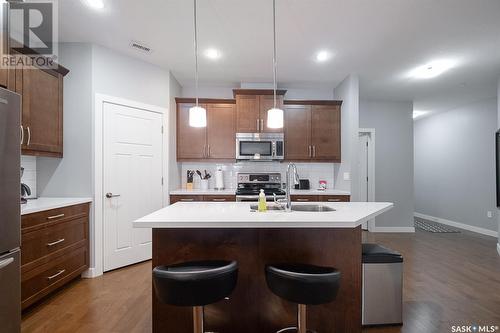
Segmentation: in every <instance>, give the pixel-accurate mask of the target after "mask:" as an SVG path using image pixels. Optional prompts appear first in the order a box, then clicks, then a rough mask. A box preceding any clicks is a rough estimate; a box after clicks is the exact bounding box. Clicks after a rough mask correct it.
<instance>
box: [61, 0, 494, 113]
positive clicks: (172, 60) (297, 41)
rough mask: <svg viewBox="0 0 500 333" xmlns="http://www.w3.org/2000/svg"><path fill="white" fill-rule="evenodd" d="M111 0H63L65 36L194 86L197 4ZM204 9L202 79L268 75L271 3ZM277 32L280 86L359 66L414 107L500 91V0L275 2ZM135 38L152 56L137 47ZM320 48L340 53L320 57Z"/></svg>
mask: <svg viewBox="0 0 500 333" xmlns="http://www.w3.org/2000/svg"><path fill="white" fill-rule="evenodd" d="M104 1H105V3H106V8H105V10H103V11H96V10H93V9H90V8H88V7H87V6H85V5H84V4H83V3H82V0H64V1H60V2H59V3H60V5H59V10H60V31H59V34H60V39H61V40H62V41H70V42H93V43H97V44H100V45H103V46H106V47H109V48H111V49H114V50H117V51H120V52H123V53H127V54H129V55H131V56H134V57H138V58H141V59H144V60H145V61H148V62H151V63H154V64H157V65H159V66H162V67H164V68H168V69H170V70H171V71H172V73H173V74H174V76H175V77H176V78H177V79H178V81H179V82H180V84H181V85H185V86H189V85H192V82H193V77H194V75H193V63H194V57H193V17H192V16H193V12H192V11H193V9H192V8H193V1H189V0H143V1H137V0H104ZM198 8H199V10H198V14H199V41H200V52H202V51H203V50H204V49H206V48H208V47H216V48H217V49H219V50H221V52H222V58H221V59H219V60H218V61H211V60H208V59H205V58H204V57H201V59H200V60H201V62H200V80H201V82H202V84H204V85H217V86H237V85H238V84H239V82H269V81H271V79H272V72H271V64H272V33H271V32H272V30H271V28H272V1H271V0H252V1H248V0H199V1H198ZM277 30H278V79H279V85H281V86H286V87H309V88H310V87H323V88H324V87H332V88H333V87H335V86H336V85H337V84H338V83H339V82H340V81H341V80H342V79H343V78H345V77H346V76H347V75H348V74H350V73H357V74H359V76H360V80H361V94H362V97H364V98H376V99H390V100H414V101H415V108H420V109H436V110H437V109H439V108H441V109H444V108H446V107H448V106H449V102H450V101H449V98H448V99H445V98H440V96H443V94H444V93H453V94H455V95H456V96H458V97H460V96H461V97H463V96H468V97H467V99H474V98H478V96H482V95H485V94H486V95H489V94H494V83H495V82H496V80H497V79H498V77H499V76H500V1H499V0H480V1H476V0H439V1H437V0H377V1H373V0H277ZM131 40H136V41H141V42H143V43H145V44H147V45H148V46H150V47H152V49H153V53H152V54H149V55H145V54H142V53H140V52H138V51H135V50H132V49H130V47H129V43H130V41H131ZM323 49H324V50H329V51H330V52H332V53H333V54H334V56H333V57H332V59H330V61H328V62H326V63H321V64H320V63H316V62H315V60H314V56H315V53H316V52H317V51H318V50H323ZM441 58H446V59H453V60H456V61H458V62H459V64H458V65H457V67H456V68H453V69H451V70H450V71H448V72H446V73H445V74H443V75H441V76H439V77H437V78H434V79H428V80H414V79H408V77H405V75H406V74H407V73H408V71H410V70H411V69H413V68H414V67H417V66H419V65H422V64H424V63H426V62H428V61H431V60H433V59H441ZM490 91H491V93H490Z"/></svg>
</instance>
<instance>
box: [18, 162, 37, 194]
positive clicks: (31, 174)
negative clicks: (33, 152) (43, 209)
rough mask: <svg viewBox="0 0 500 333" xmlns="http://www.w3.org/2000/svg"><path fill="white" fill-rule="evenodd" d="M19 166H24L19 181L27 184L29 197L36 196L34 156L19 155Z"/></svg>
mask: <svg viewBox="0 0 500 333" xmlns="http://www.w3.org/2000/svg"><path fill="white" fill-rule="evenodd" d="M21 167H23V168H24V174H23V177H22V178H21V183H24V184H26V185H28V186H29V188H30V189H31V196H30V198H34V197H36V157H35V156H25V155H23V156H21Z"/></svg>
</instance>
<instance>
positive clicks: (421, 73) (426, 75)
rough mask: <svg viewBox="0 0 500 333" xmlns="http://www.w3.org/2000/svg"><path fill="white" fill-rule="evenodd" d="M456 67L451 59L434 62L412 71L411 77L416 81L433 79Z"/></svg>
mask: <svg viewBox="0 0 500 333" xmlns="http://www.w3.org/2000/svg"><path fill="white" fill-rule="evenodd" d="M455 66H456V61H454V60H450V59H441V60H434V61H431V62H429V63H427V64H425V65H422V66H419V67H417V68H415V69H413V70H412V71H410V73H409V76H410V77H412V78H415V79H432V78H435V77H437V76H439V75H441V74H443V73H444V72H446V71H447V70H449V69H451V68H453V67H455Z"/></svg>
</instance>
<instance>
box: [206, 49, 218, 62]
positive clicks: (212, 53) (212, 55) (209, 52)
mask: <svg viewBox="0 0 500 333" xmlns="http://www.w3.org/2000/svg"><path fill="white" fill-rule="evenodd" d="M204 54H205V57H207V58H208V59H212V60H217V59H219V58H220V57H221V54H220V51H219V50H217V49H214V48H210V49H206V50H205V52H204Z"/></svg>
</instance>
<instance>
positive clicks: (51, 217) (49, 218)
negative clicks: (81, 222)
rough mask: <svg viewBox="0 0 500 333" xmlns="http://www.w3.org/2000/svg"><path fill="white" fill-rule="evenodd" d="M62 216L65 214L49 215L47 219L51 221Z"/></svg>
mask: <svg viewBox="0 0 500 333" xmlns="http://www.w3.org/2000/svg"><path fill="white" fill-rule="evenodd" d="M62 217H64V214H59V215H54V216H49V217H47V220H49V221H51V220H55V219H60V218H62Z"/></svg>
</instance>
